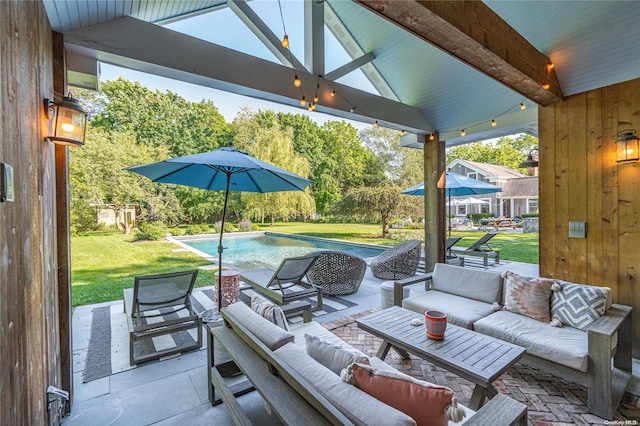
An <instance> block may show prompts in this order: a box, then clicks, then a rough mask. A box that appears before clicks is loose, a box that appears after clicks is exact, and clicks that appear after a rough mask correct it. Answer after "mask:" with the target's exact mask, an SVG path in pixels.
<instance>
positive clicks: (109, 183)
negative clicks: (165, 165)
mask: <svg viewBox="0 0 640 426" xmlns="http://www.w3.org/2000/svg"><path fill="white" fill-rule="evenodd" d="M69 152H70V154H69V182H70V185H69V199H70V210H71V220H72V222H73V226H74V227H75V229H76V230H77V231H82V230H88V229H94V228H95V226H96V225H97V216H95V208H96V206H109V207H111V208H113V209H114V210H115V212H116V217H117V218H119V219H118V220H119V224H120V226H121V227H122V229H123V230H124V231H125V233H126V232H129V224H128V222H127V221H126V220H122V216H120V214H119V213H120V212H122V211H123V210H124V209H125V208H126V207H127V205H130V204H139V203H141V204H142V205H143V206H142V207H143V211H144V212H145V213H146V212H149V213H150V214H151V215H153V216H154V217H156V218H161V219H164V220H167V219H168V220H169V221H171V219H173V221H175V220H176V219H177V216H179V212H180V209H179V208H177V207H178V206H177V199H176V198H175V195H172V194H171V192H170V191H168V190H167V189H166V188H161V187H160V186H159V184H154V183H153V182H151V181H150V180H149V179H147V178H145V177H143V176H140V175H137V174H135V173H132V172H129V171H126V170H123V168H125V167H128V166H133V165H137V164H145V163H150V162H154V161H158V160H159V159H160V158H166V150H165V149H163V148H155V149H151V148H148V147H143V146H138V145H136V144H135V142H134V138H133V136H132V135H130V134H128V133H124V132H117V131H110V132H108V131H105V130H104V129H101V128H94V127H92V126H91V125H90V126H89V128H88V129H87V137H86V143H85V145H84V146H83V147H82V149H74V150H70V151H69ZM89 212H93V213H94V216H93V220H92V221H91V220H89V217H90V213H89Z"/></svg>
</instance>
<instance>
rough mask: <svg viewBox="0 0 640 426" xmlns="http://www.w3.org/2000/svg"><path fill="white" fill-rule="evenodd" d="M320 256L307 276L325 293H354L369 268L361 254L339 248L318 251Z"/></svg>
mask: <svg viewBox="0 0 640 426" xmlns="http://www.w3.org/2000/svg"><path fill="white" fill-rule="evenodd" d="M314 254H316V255H317V256H318V257H317V259H316V261H315V263H314V264H313V266H311V269H309V272H308V273H307V276H308V277H309V279H310V280H311V282H312V283H313V285H315V286H316V287H319V288H321V289H322V294H323V295H329V296H340V295H345V294H353V293H355V292H356V291H358V288H360V283H362V279H363V278H364V273H365V272H366V270H367V263H366V262H365V261H364V259H362V258H361V257H359V256H356V255H354V254H350V253H346V252H344V251H337V250H321V251H317V252H315V253H314Z"/></svg>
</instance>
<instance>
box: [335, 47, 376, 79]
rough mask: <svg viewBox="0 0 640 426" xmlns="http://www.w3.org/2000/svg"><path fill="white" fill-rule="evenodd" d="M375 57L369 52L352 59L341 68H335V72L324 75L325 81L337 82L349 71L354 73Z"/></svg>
mask: <svg viewBox="0 0 640 426" xmlns="http://www.w3.org/2000/svg"><path fill="white" fill-rule="evenodd" d="M375 58H376V57H375V56H374V55H373V53H371V52H369V53H367V54H365V55H362V56H360V57H359V58H356V59H354V60H353V61H351V62H349V63H347V64H344V65H342V66H341V67H338V68H336V69H335V70H333V71H331V72H328V73H327V75H325V78H326V79H327V80H337V79H339V78H340V77H344V76H345V75H347V74H349V73H350V72H351V71H355V70H357V69H358V68H360V67H362V66H363V65H365V64H368V63H369V62H371V61H373V60H374V59H375Z"/></svg>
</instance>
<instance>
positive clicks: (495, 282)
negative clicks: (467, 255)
mask: <svg viewBox="0 0 640 426" xmlns="http://www.w3.org/2000/svg"><path fill="white" fill-rule="evenodd" d="M431 289H433V290H439V291H443V292H445V293H451V294H455V295H457V296H462V297H466V298H469V299H473V300H478V301H480V302H486V303H489V304H491V303H493V302H499V301H500V297H501V294H502V276H501V275H500V274H498V273H495V272H488V271H478V270H477V269H474V270H471V269H470V268H462V267H460V266H453V265H447V264H446V263H436V266H435V268H434V269H433V278H432V280H431Z"/></svg>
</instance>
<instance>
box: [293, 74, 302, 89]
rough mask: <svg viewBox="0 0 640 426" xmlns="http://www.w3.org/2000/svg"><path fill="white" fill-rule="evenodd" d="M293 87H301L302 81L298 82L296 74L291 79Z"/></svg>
mask: <svg viewBox="0 0 640 426" xmlns="http://www.w3.org/2000/svg"><path fill="white" fill-rule="evenodd" d="M293 85H294V86H296V87H300V86H301V85H302V81H300V79H299V78H298V75H297V74H296V76H295V77H293Z"/></svg>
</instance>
